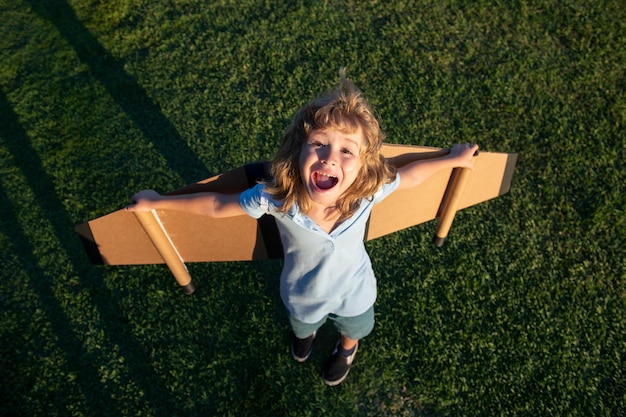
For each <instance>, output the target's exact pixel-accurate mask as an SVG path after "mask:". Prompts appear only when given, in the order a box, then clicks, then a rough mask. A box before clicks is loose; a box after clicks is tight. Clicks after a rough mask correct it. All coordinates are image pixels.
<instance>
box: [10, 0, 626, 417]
mask: <svg viewBox="0 0 626 417" xmlns="http://www.w3.org/2000/svg"><path fill="white" fill-rule="evenodd" d="M625 22H626V8H625V7H624V5H623V4H622V2H621V1H618V0H608V1H599V0H589V1H582V0H578V1H576V0H571V1H556V0H537V1H533V2H527V1H511V2H506V1H498V0H492V1H486V0H485V1H481V0H479V1H473V2H464V1H451V0H441V1H410V0H399V1H374V0H372V1H347V0H346V1H342V0H328V1H293V2H279V1H265V2H263V1H253V0H242V1H229V0H222V1H198V0H150V1H148V0H110V1H100V0H1V1H0V174H1V175H0V262H1V263H2V266H3V268H2V272H1V273H0V274H1V275H0V335H1V337H2V343H1V344H0V371H1V373H2V378H1V382H0V416H11V417H14V416H139V415H142V416H169V417H172V416H209V415H219V416H246V415H258V416H264V415H267V416H352V415H357V416H458V415H467V416H470V415H483V416H519V415H528V416H562V415H568V416H570V415H571V416H590V415H597V416H624V415H626V406H625V404H626V382H625V381H626V370H625V365H624V362H625V360H626V336H625V335H626V299H625V296H626V268H625V267H624V264H625V261H624V260H625V259H626V248H625V244H626V220H625V219H626V187H625V184H626V166H625V162H624V161H625V159H626V133H625V132H626V124H625V122H626V85H625V79H626V74H625V72H626V23H625ZM341 66H347V67H348V75H349V77H350V78H352V79H353V80H354V81H355V82H356V84H357V85H358V86H359V87H361V89H363V90H364V92H365V93H366V95H367V96H368V97H369V98H370V100H371V102H372V104H373V105H374V107H375V110H376V111H377V113H378V114H379V116H380V120H381V123H382V125H383V127H384V130H385V131H386V133H387V135H388V141H389V142H392V143H405V144H419V145H429V146H441V147H446V146H449V145H450V144H452V143H454V142H457V141H466V140H467V141H472V142H477V143H479V144H480V145H481V147H482V149H484V150H487V151H501V152H519V153H520V159H519V161H518V166H517V170H516V172H515V176H514V179H513V186H512V190H511V192H510V193H509V194H508V195H506V196H504V197H502V198H499V199H496V200H492V201H490V202H487V203H484V204H481V205H479V206H476V207H473V208H470V209H467V210H464V211H462V212H460V213H459V214H458V215H457V218H456V220H455V223H454V226H453V229H452V231H451V234H450V236H449V238H448V241H447V243H446V245H445V246H444V247H443V248H440V249H437V248H435V247H433V246H432V244H431V243H430V240H431V236H432V232H433V230H434V223H432V222H431V223H427V224H424V225H421V226H418V227H414V228H411V229H408V230H404V231H402V232H399V233H396V234H393V235H391V236H387V237H384V238H381V239H378V240H375V241H372V242H370V243H368V249H369V252H370V255H371V258H372V262H373V265H374V269H375V271H376V273H377V276H378V281H379V297H378V301H377V304H376V312H377V325H376V328H375V330H374V332H373V333H372V334H371V335H370V336H369V337H367V338H366V339H364V340H363V343H362V345H361V348H360V350H359V354H358V356H357V359H356V362H355V365H354V368H353V369H352V371H351V373H350V375H349V377H348V379H347V380H346V381H345V382H344V383H343V384H342V385H340V386H339V387H336V388H329V387H326V386H325V385H324V384H323V382H322V380H321V377H320V372H321V367H322V365H323V362H324V360H325V359H326V356H327V355H328V354H329V353H330V351H331V350H332V348H333V344H334V342H335V340H336V334H335V332H334V329H333V328H332V327H331V326H327V327H324V328H323V329H322V332H321V335H320V338H319V340H318V341H317V342H316V350H315V351H314V353H313V355H312V357H311V359H310V361H309V362H307V363H306V364H297V363H296V362H295V361H293V360H292V359H291V357H290V354H289V348H288V341H289V326H288V324H287V320H286V315H285V312H284V310H283V307H282V305H281V302H280V299H279V296H278V275H279V273H280V268H281V264H280V262H274V261H268V262H249V263H207V264H191V265H189V268H190V272H191V274H192V276H193V277H194V280H195V282H196V283H197V285H198V290H197V292H196V293H195V294H193V295H191V296H185V295H183V294H182V293H181V291H180V290H179V289H178V286H177V284H176V283H175V281H174V279H173V278H172V276H171V274H170V273H169V272H168V271H167V270H166V269H165V267H163V266H160V265H156V266H142V267H106V268H103V267H95V266H92V265H90V264H89V262H88V260H87V258H86V256H85V254H84V251H83V249H82V247H81V245H80V243H79V241H78V238H77V236H76V234H75V233H74V230H73V227H74V225H75V224H78V223H81V222H84V221H86V220H89V219H92V218H94V217H97V216H100V215H104V214H106V213H108V212H110V211H113V210H116V209H118V208H120V207H121V206H123V205H124V204H125V203H126V202H127V200H128V197H129V196H130V195H132V194H133V193H134V192H136V191H138V190H140V189H143V188H154V189H156V190H158V191H162V192H164V191H168V190H172V189H175V188H179V187H181V186H182V185H184V184H187V183H190V182H193V181H196V180H199V179H202V178H206V177H208V176H211V175H214V174H217V173H220V172H223V171H225V170H228V169H230V168H233V167H236V166H239V165H242V164H244V163H246V162H251V161H255V160H263V159H269V158H271V156H272V154H273V152H274V151H275V149H276V147H277V144H278V141H279V138H280V135H281V132H282V131H283V129H284V128H285V127H286V124H287V123H288V121H289V119H290V118H291V116H292V114H293V112H294V111H295V110H296V109H297V108H298V107H299V106H300V105H302V104H303V103H304V102H305V101H306V100H308V99H310V98H312V97H313V96H314V95H316V94H317V93H318V92H320V91H323V90H326V89H328V88H330V87H332V86H333V85H334V84H335V82H336V81H337V74H338V69H339V68H340V67H341ZM207 250H209V248H207Z"/></svg>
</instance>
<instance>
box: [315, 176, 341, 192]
mask: <svg viewBox="0 0 626 417" xmlns="http://www.w3.org/2000/svg"><path fill="white" fill-rule="evenodd" d="M315 183H316V185H317V186H318V187H319V188H321V189H322V190H328V189H329V188H333V187H334V186H335V184H337V178H333V177H326V176H324V175H318V176H317V181H316V182H315Z"/></svg>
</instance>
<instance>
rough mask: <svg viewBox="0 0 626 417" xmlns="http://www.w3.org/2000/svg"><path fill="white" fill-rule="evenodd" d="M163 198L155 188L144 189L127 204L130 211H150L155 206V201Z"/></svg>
mask: <svg viewBox="0 0 626 417" xmlns="http://www.w3.org/2000/svg"><path fill="white" fill-rule="evenodd" d="M160 198H161V195H160V194H159V193H157V192H156V191H154V190H143V191H139V192H138V193H137V194H135V195H134V196H132V197H131V198H130V201H131V203H130V204H129V205H127V206H126V210H128V211H150V210H152V209H153V208H154V203H155V202H156V201H157V200H159V199H160Z"/></svg>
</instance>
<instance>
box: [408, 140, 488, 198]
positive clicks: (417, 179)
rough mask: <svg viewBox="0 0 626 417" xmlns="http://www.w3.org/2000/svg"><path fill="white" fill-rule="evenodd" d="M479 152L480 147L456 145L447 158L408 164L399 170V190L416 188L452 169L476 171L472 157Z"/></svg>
mask: <svg viewBox="0 0 626 417" xmlns="http://www.w3.org/2000/svg"><path fill="white" fill-rule="evenodd" d="M477 150H478V145H470V144H469V143H465V144H456V145H454V146H453V147H452V149H451V150H450V153H449V154H448V155H446V156H442V157H440V158H434V159H425V160H421V161H416V162H413V163H410V164H407V165H405V166H403V167H401V168H399V169H398V174H399V175H400V186H399V187H398V189H399V190H402V189H405V188H411V187H416V186H418V185H420V184H421V183H422V182H424V181H425V180H426V179H428V178H429V177H431V176H432V175H434V174H436V173H438V172H439V171H443V170H444V169H450V168H457V167H460V168H469V169H474V166H473V165H472V157H473V156H474V154H475V153H476V151H477Z"/></svg>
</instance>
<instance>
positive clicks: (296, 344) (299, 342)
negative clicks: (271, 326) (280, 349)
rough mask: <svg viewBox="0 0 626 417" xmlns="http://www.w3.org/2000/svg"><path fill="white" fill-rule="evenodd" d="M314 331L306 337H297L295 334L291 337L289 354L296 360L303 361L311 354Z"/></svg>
mask: <svg viewBox="0 0 626 417" xmlns="http://www.w3.org/2000/svg"><path fill="white" fill-rule="evenodd" d="M315 335H316V333H313V334H312V335H311V336H309V337H307V338H306V339H298V338H297V337H296V336H295V335H294V336H292V338H291V356H293V358H294V359H295V360H297V361H298V362H304V361H306V360H307V359H309V356H311V351H312V350H313V341H314V340H315Z"/></svg>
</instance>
